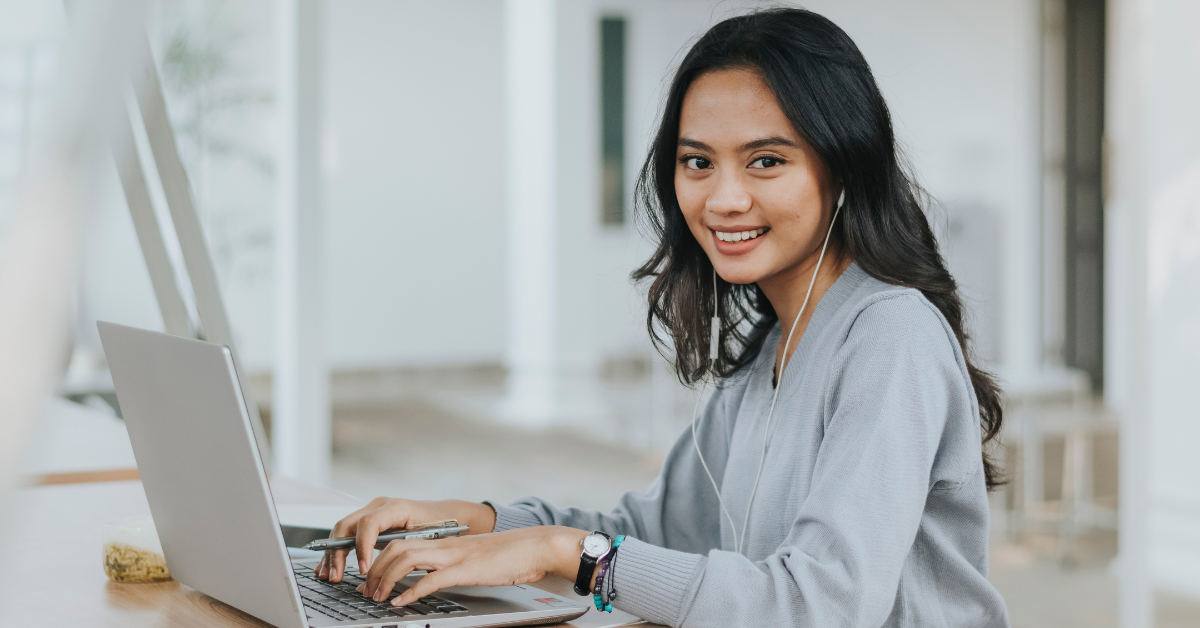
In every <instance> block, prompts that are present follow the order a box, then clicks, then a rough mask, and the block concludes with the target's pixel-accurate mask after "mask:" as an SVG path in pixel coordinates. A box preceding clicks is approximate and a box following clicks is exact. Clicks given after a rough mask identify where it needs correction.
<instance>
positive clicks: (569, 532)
mask: <svg viewBox="0 0 1200 628" xmlns="http://www.w3.org/2000/svg"><path fill="white" fill-rule="evenodd" d="M553 534H554V537H553V541H552V542H551V543H550V546H551V547H552V548H553V559H552V561H553V564H554V567H553V569H552V571H553V572H554V575H556V576H558V577H560V578H564V579H566V580H570V581H571V582H574V581H575V579H576V578H577V577H578V576H579V557H580V554H581V553H582V552H583V537H585V536H587V535H588V532H587V531H586V530H579V529H576V528H567V527H563V526H554V533H553Z"/></svg>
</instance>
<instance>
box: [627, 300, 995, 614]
mask: <svg viewBox="0 0 1200 628" xmlns="http://www.w3.org/2000/svg"><path fill="white" fill-rule="evenodd" d="M948 333H949V332H948V328H947V327H945V326H944V323H943V321H942V319H941V317H940V316H938V315H937V314H936V312H935V311H934V310H933V309H932V306H931V305H930V304H928V303H927V302H926V301H924V299H921V298H920V297H919V296H917V295H916V294H913V293H908V294H906V293H899V294H897V293H892V294H891V295H890V296H888V297H885V298H883V299H881V300H879V301H876V302H874V303H872V304H871V305H868V306H867V307H865V308H864V309H863V310H861V311H860V313H859V315H858V317H857V318H856V320H855V322H854V323H853V324H852V326H851V327H850V330H849V332H848V335H847V337H846V339H845V341H844V344H843V346H842V347H841V349H840V350H839V352H838V353H837V357H836V359H835V362H834V364H832V365H830V368H831V369H832V375H831V378H830V381H829V385H828V388H827V390H826V395H825V411H824V422H825V431H824V436H823V439H822V442H821V445H820V449H819V452H818V456H817V464H816V467H815V469H814V473H813V476H812V483H811V488H810V491H809V493H808V497H807V498H806V500H805V501H804V502H803V503H802V504H801V506H800V509H799V512H798V513H797V516H796V518H795V520H794V523H793V524H792V527H791V529H790V531H789V533H788V535H787V537H786V539H785V540H784V541H783V543H782V544H781V545H780V547H778V549H777V550H776V551H775V553H774V554H772V555H770V556H767V557H766V558H765V559H763V560H758V561H751V560H750V559H748V558H746V557H745V556H742V555H740V554H737V553H734V552H729V551H722V550H712V551H709V552H707V557H706V559H704V560H701V559H700V556H695V557H694V558H690V557H689V556H688V555H687V554H686V553H684V552H678V551H674V550H670V549H664V548H663V547H661V546H660V544H659V543H657V542H656V541H654V540H650V542H649V543H640V542H636V541H635V542H629V543H627V544H626V545H623V546H622V547H621V550H620V554H619V558H618V560H617V563H616V565H615V568H614V578H615V582H614V584H615V586H616V588H617V590H618V591H619V598H618V599H617V600H616V602H615V604H614V605H615V606H618V607H620V608H621V610H624V611H627V612H630V613H633V614H634V615H637V616H639V617H642V618H645V619H648V620H651V621H655V622H659V623H663V624H669V625H671V626H731V625H737V626H863V627H868V626H870V627H876V626H879V625H881V624H882V623H883V622H884V621H885V620H886V619H887V617H888V616H889V613H890V612H891V610H892V607H893V605H894V604H895V600H896V596H897V590H898V586H899V581H900V576H901V571H902V569H903V566H904V563H905V561H906V559H907V556H908V555H909V553H910V550H911V548H912V545H913V542H914V539H915V537H916V534H917V530H918V527H919V525H920V521H921V517H922V512H923V510H924V506H925V501H926V498H927V495H928V494H929V491H930V488H931V477H932V475H931V472H932V471H931V470H932V467H933V463H934V457H935V455H936V454H937V452H938V446H939V440H940V438H941V434H942V432H943V429H944V426H945V424H946V422H947V418H948V417H949V416H955V417H956V420H963V417H966V416H973V413H974V408H973V405H972V401H971V399H972V398H971V397H970V393H969V389H968V388H967V385H968V384H967V380H965V372H964V371H963V369H962V367H961V365H960V363H959V361H958V358H957V356H958V353H957V350H956V345H954V344H952V343H953V342H954V341H953V339H952V337H951V336H948ZM963 404H966V405H965V406H964V405H963ZM964 408H965V410H964ZM977 462H978V461H976V463H977ZM704 507H705V508H709V507H710V506H707V505H706V506H704ZM647 540H649V539H647ZM714 547H718V546H715V545H714ZM688 567H690V572H689V571H681V570H685V569H686V568H688Z"/></svg>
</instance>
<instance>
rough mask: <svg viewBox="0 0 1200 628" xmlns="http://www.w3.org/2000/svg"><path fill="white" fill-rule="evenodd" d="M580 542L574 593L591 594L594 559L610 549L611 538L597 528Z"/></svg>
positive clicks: (594, 566)
mask: <svg viewBox="0 0 1200 628" xmlns="http://www.w3.org/2000/svg"><path fill="white" fill-rule="evenodd" d="M581 543H582V545H583V551H582V552H580V554H579V575H578V576H577V577H576V578H575V594H576V595H591V593H592V573H593V572H595V571H596V561H598V560H600V559H601V558H604V557H605V556H607V555H608V553H609V552H611V551H612V538H610V537H609V536H608V535H607V534H605V533H603V532H600V531H598V530H597V531H596V532H593V533H591V534H589V535H587V536H585V537H583V541H582V542H581Z"/></svg>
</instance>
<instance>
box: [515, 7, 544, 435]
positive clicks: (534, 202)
mask: <svg viewBox="0 0 1200 628" xmlns="http://www.w3.org/2000/svg"><path fill="white" fill-rule="evenodd" d="M554 24H555V0H506V2H505V12H504V37H505V43H504V46H505V91H506V94H505V95H506V98H505V106H506V111H505V123H506V126H507V129H506V131H507V133H506V140H505V141H506V144H507V155H506V159H505V162H506V165H507V168H508V171H507V189H506V199H505V200H506V205H507V214H508V277H509V279H508V352H507V356H506V362H507V366H508V369H509V378H508V391H507V396H506V398H505V401H504V404H503V407H502V408H501V417H502V418H503V419H504V420H507V421H509V422H512V423H516V424H520V425H525V426H530V427H536V426H541V425H546V424H548V423H549V422H550V421H552V420H553V419H554V415H555V397H556V391H555V375H556V374H555V372H554V367H555V356H556V347H555V344H556V343H555V339H556V335H557V320H556V318H557V317H556V316H555V282H556V281H557V273H556V272H555V266H556V264H555V246H556V239H557V238H556V230H555V192H556V187H555V180H556V176H555V175H556V169H555V162H556V158H555V157H556V153H557V151H556V147H557V146H556V141H555V139H556V137H555V124H556V117H555V106H554V100H555V80H554V73H555V63H554V58H555V27H554Z"/></svg>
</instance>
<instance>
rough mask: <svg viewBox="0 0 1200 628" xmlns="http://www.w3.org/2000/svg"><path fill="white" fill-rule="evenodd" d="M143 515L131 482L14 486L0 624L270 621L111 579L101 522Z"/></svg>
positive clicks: (337, 498)
mask: <svg viewBox="0 0 1200 628" xmlns="http://www.w3.org/2000/svg"><path fill="white" fill-rule="evenodd" d="M271 488H272V493H273V495H274V497H275V500H276V502H277V503H278V504H280V505H284V504H311V505H338V504H346V505H347V506H351V505H354V504H355V503H356V502H354V501H353V500H351V499H349V498H348V497H346V496H344V495H341V494H340V493H336V492H334V491H326V490H323V489H318V488H314V487H311V486H308V485H305V484H302V483H300V482H297V481H294V480H287V479H285V478H276V479H275V480H273V481H272V483H271ZM149 514H150V508H149V506H148V505H147V504H146V495H145V493H144V492H143V491H142V484H141V482H138V481H124V482H100V483H89V484H64V485H57V486H41V487H35V488H27V489H24V490H21V491H18V492H16V493H15V494H14V495H13V498H12V500H11V501H10V502H9V504H8V505H6V507H5V509H4V512H3V513H2V516H3V517H4V519H5V520H6V521H5V524H6V530H5V531H6V534H5V536H4V537H3V539H0V544H2V546H3V547H2V549H3V556H4V558H5V560H4V566H3V568H0V626H5V627H7V626H14V627H19V626H39V627H47V628H56V627H59V626H61V627H63V628H68V627H69V628H81V627H91V626H103V627H109V626H112V627H117V626H120V627H125V626H131V627H140V626H147V627H150V626H153V627H155V628H191V627H193V626H194V627H197V628H198V627H201V626H204V627H213V626H244V627H254V628H262V627H265V626H268V625H269V624H266V623H263V622H261V621H259V620H257V619H255V618H253V617H251V616H249V615H246V614H245V613H242V612H241V611H238V610H236V609H234V608H233V607H230V606H227V605H225V604H223V603H221V602H218V601H217V600H215V599H213V598H210V597H208V596H206V595H204V594H202V593H199V592H197V591H195V590H193V589H190V588H188V587H186V586H183V585H181V584H179V583H177V582H174V581H171V582H165V583H161V584H118V583H114V582H109V580H108V578H107V577H105V575H104V571H103V569H102V568H101V551H102V550H101V539H102V536H103V525H104V523H105V522H107V521H113V520H116V519H122V518H125V517H137V516H144V515H149ZM538 586H539V587H541V588H543V589H546V590H547V591H550V592H552V593H556V594H558V595H564V596H565V595H573V594H572V593H571V585H570V583H568V582H566V581H565V580H561V579H554V580H547V581H544V582H542V583H540V584H538ZM631 619H632V617H631V616H630V615H627V614H624V613H620V612H613V613H612V614H607V613H597V612H596V611H594V610H589V611H588V613H587V614H586V615H584V616H583V617H580V618H579V619H578V620H576V621H574V622H572V623H571V624H567V625H570V626H576V627H578V628H596V627H599V626H608V625H611V624H615V623H620V622H622V621H629V620H631ZM643 625H644V624H643Z"/></svg>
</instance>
